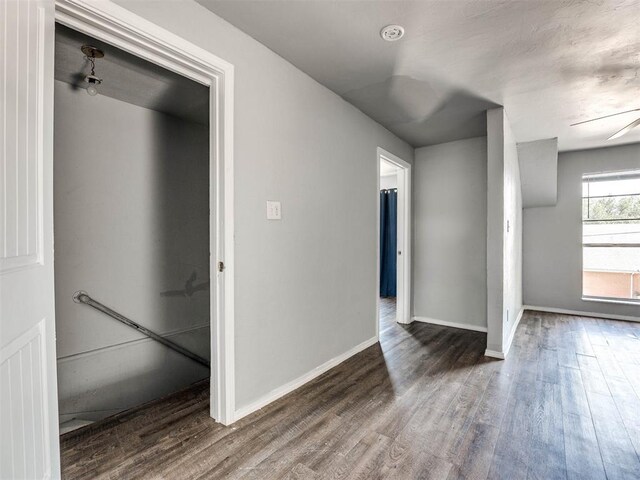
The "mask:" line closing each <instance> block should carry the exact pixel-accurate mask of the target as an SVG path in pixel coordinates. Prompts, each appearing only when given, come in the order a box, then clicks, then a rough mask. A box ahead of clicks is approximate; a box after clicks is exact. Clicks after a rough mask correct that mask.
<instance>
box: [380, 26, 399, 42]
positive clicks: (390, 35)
mask: <svg viewBox="0 0 640 480" xmlns="http://www.w3.org/2000/svg"><path fill="white" fill-rule="evenodd" d="M380 36H381V37H382V39H383V40H386V41H387V42H395V41H396V40H400V39H401V38H402V37H403V36H404V27H401V26H400V25H387V26H386V27H384V28H383V29H382V30H380Z"/></svg>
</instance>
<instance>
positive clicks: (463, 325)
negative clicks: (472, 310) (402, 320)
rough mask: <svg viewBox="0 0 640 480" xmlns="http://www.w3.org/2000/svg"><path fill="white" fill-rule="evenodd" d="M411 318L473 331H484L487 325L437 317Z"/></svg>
mask: <svg viewBox="0 0 640 480" xmlns="http://www.w3.org/2000/svg"><path fill="white" fill-rule="evenodd" d="M413 320H414V321H416V322H422V323H431V324H433V325H441V326H443V327H451V328H462V329H464V330H472V331H474V332H485V333H486V331H487V327H481V326H479V325H471V324H469V323H458V322H449V321H446V320H438V319H437V318H429V317H413Z"/></svg>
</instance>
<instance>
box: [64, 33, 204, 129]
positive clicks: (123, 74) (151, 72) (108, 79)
mask: <svg viewBox="0 0 640 480" xmlns="http://www.w3.org/2000/svg"><path fill="white" fill-rule="evenodd" d="M85 44H89V45H93V46H95V47H98V48H100V49H101V50H103V51H104V53H105V56H104V58H100V59H97V60H96V75H97V76H98V77H100V78H102V79H103V82H102V84H101V85H100V86H98V92H99V95H104V96H107V97H111V98H115V99H117V100H121V101H123V102H127V103H131V104H133V105H138V106H140V107H144V108H149V109H151V110H156V111H159V112H163V113H167V114H169V115H173V116H176V117H180V118H184V119H186V120H189V121H192V122H197V123H201V124H205V125H206V124H208V123H209V88H208V87H205V86H204V85H200V84H199V83H196V82H194V81H192V80H189V79H187V78H185V77H183V76H181V75H178V74H176V73H173V72H171V71H169V70H166V69H164V68H162V67H159V66H158V65H155V64H153V63H150V62H147V61H146V60H143V59H141V58H139V57H136V56H134V55H131V54H129V53H127V52H124V51H122V50H120V49H118V48H115V47H113V46H111V45H108V44H105V43H103V42H100V41H98V40H96V39H94V38H92V37H89V36H87V35H84V34H82V33H79V32H76V31H75V30H71V29H70V28H67V27H65V26H63V25H60V24H56V58H55V65H56V66H55V78H56V80H60V81H63V82H66V83H69V84H71V85H74V86H76V87H77V88H86V86H87V84H86V83H85V82H84V77H85V76H86V75H87V74H88V73H89V71H90V66H89V63H88V62H87V61H86V60H85V59H84V54H83V53H82V52H81V51H80V47H81V46H82V45H85Z"/></svg>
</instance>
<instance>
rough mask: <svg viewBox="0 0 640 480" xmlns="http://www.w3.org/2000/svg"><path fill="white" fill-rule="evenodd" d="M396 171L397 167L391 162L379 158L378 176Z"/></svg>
mask: <svg viewBox="0 0 640 480" xmlns="http://www.w3.org/2000/svg"><path fill="white" fill-rule="evenodd" d="M397 173H398V167H397V166H395V165H394V164H393V163H391V162H387V161H385V160H383V159H380V176H381V177H386V176H389V175H396V174H397Z"/></svg>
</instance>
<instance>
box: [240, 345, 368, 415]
mask: <svg viewBox="0 0 640 480" xmlns="http://www.w3.org/2000/svg"><path fill="white" fill-rule="evenodd" d="M376 343H378V337H377V336H375V337H372V338H370V339H369V340H366V341H364V342H362V343H361V344H359V345H356V346H355V347H353V348H352V349H351V350H349V351H347V352H345V353H343V354H342V355H338V356H337V357H335V358H332V359H331V360H329V361H328V362H325V363H323V364H322V365H320V366H318V367H316V368H314V369H313V370H311V371H310V372H307V373H305V374H304V375H302V376H300V377H298V378H296V379H295V380H292V381H290V382H289V383H286V384H284V385H282V386H280V387H278V388H276V389H275V390H272V391H271V392H269V393H267V394H266V395H264V396H262V397H260V398H259V399H258V400H256V401H255V402H252V403H250V404H249V405H245V406H244V407H240V408H239V409H238V410H236V414H235V421H238V420H240V419H241V418H243V417H246V416H247V415H249V414H251V413H253V412H255V411H257V410H260V409H261V408H264V407H266V406H267V405H269V404H270V403H272V402H274V401H276V400H278V399H279V398H281V397H284V396H285V395H287V394H288V393H291V392H292V391H294V390H296V389H297V388H300V387H301V386H303V385H304V384H305V383H308V382H310V381H311V380H313V379H314V378H317V377H319V376H320V375H322V374H323V373H325V372H327V371H328V370H331V369H332V368H333V367H336V366H338V365H340V364H341V363H342V362H344V361H345V360H347V359H349V358H351V357H353V356H354V355H356V354H358V353H360V352H361V351H363V350H365V349H367V348H369V347H370V346H372V345H375V344H376Z"/></svg>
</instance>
